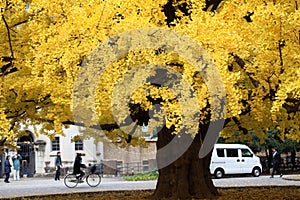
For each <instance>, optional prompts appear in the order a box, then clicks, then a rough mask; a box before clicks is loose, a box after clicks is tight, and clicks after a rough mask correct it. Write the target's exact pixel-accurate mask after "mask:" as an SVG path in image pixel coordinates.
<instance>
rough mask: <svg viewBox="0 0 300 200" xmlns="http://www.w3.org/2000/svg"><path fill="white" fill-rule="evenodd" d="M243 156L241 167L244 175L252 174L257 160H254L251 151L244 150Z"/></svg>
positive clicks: (242, 151) (242, 150)
mask: <svg viewBox="0 0 300 200" xmlns="http://www.w3.org/2000/svg"><path fill="white" fill-rule="evenodd" d="M241 154H242V158H241V167H242V171H243V173H251V172H252V169H253V167H254V165H255V163H256V160H255V159H254V158H253V153H252V152H251V151H250V150H249V149H246V148H242V149H241Z"/></svg>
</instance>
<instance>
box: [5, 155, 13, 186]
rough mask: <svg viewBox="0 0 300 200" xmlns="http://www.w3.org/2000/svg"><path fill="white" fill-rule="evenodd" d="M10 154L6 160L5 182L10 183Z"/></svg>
mask: <svg viewBox="0 0 300 200" xmlns="http://www.w3.org/2000/svg"><path fill="white" fill-rule="evenodd" d="M9 160H10V156H9V155H8V156H6V159H5V161H4V173H5V179H4V182H5V183H9V175H10V172H11V167H12V166H11V164H10V161H9Z"/></svg>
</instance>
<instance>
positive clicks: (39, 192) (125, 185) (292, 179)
mask: <svg viewBox="0 0 300 200" xmlns="http://www.w3.org/2000/svg"><path fill="white" fill-rule="evenodd" d="M10 181H11V183H4V179H0V199H8V198H16V197H29V196H43V195H50V194H66V193H82V192H100V191H125V190H154V189H155V187H156V184H157V181H156V180H154V181H124V180H122V177H114V178H102V181H101V183H100V185H99V186H98V187H95V188H92V187H89V186H88V185H87V183H82V184H78V186H77V187H76V188H67V187H66V186H65V185H64V182H63V180H60V181H54V178H53V177H51V178H43V177H34V178H21V180H20V181H14V180H12V179H11V180H10ZM213 183H214V185H215V186H216V187H218V188H231V187H261V186H299V187H300V174H299V175H295V174H293V175H284V176H283V177H282V178H279V176H278V175H275V176H274V178H270V176H260V177H251V176H247V177H234V178H222V179H213Z"/></svg>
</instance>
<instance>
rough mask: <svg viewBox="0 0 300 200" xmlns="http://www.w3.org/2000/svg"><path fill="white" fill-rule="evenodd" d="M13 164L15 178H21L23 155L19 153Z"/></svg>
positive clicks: (13, 159)
mask: <svg viewBox="0 0 300 200" xmlns="http://www.w3.org/2000/svg"><path fill="white" fill-rule="evenodd" d="M12 162H13V166H14V180H17V181H19V180H20V169H21V162H22V156H21V155H20V154H18V153H16V154H15V156H14V157H13V158H12Z"/></svg>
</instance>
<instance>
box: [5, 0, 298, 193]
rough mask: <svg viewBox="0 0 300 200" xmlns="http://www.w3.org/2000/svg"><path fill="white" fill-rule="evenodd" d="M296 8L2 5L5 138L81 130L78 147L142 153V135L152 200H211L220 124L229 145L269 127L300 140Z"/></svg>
mask: <svg viewBox="0 0 300 200" xmlns="http://www.w3.org/2000/svg"><path fill="white" fill-rule="evenodd" d="M298 6H299V1H297V0H291V1H279V0H276V1H275V0H272V1H254V0H249V1H248V0H247V1H242V2H241V1H225V0H223V1H194V0H178V1H176V0H159V1H147V2H141V1H130V2H129V1H121V0H114V1H109V0H103V1H100V0H93V1H84V0H79V1H74V2H67V1H61V0H54V1H51V2H49V1H45V0H31V1H23V0H11V1H10V0H1V4H0V9H1V20H2V21H1V23H0V29H1V31H0V40H1V46H0V49H1V50H0V52H1V55H0V56H1V63H0V67H1V72H0V73H1V74H0V75H1V85H0V88H1V94H0V95H1V96H0V100H1V102H0V118H1V122H0V128H1V129H0V131H1V134H2V135H3V136H5V137H7V138H8V139H9V140H8V141H10V140H11V141H12V140H13V139H14V138H17V137H19V136H20V134H21V133H20V131H19V130H20V129H21V127H22V126H25V127H26V126H35V125H42V128H41V130H40V132H39V133H36V134H46V135H49V137H53V136H54V135H55V134H63V132H62V127H63V126H67V125H68V124H76V125H79V126H85V127H86V131H85V132H84V135H83V137H84V136H86V137H95V138H97V137H99V139H101V138H102V139H107V140H108V141H112V142H114V141H116V143H118V144H120V143H121V145H122V146H124V145H142V144H143V137H139V135H138V134H137V131H136V130H137V127H139V126H143V125H148V126H149V127H150V129H151V128H157V130H158V141H157V163H158V168H159V179H158V183H157V187H156V190H155V192H154V195H153V197H154V198H174V199H189V198H213V197H215V196H216V195H217V190H216V188H215V187H214V185H213V183H212V181H211V176H210V172H209V163H210V153H209V152H210V150H211V148H209V147H211V145H212V144H213V143H214V142H215V139H216V137H215V135H216V134H219V131H221V129H222V128H223V125H224V129H223V130H222V136H223V137H225V138H226V137H230V135H231V134H232V133H233V132H240V133H241V135H242V137H247V133H248V131H249V130H251V131H255V133H256V134H257V136H258V137H259V138H265V137H266V136H265V135H264V132H263V130H266V129H267V128H274V127H276V128H277V129H281V130H282V132H281V134H282V137H284V136H286V137H289V138H291V139H293V140H299V136H300V135H299V120H300V115H299V104H300V100H299V97H300V89H299V87H300V83H299V78H298V77H299V75H300V68H299V61H300V57H299V55H300V52H299V51H300V50H299V49H300V24H299V18H300V13H299V8H298ZM50 130H55V131H54V132H53V131H52V132H51V131H50ZM94 130H101V131H100V132H99V131H94ZM49 131H50V132H49ZM214 131H215V132H214ZM206 144H209V145H206ZM204 147H205V148H204ZM165 149H167V151H165ZM205 149H206V150H205ZM178 152H179V153H178ZM199 152H200V154H199ZM201 152H202V154H201ZM203 152H205V153H203ZM166 161H167V162H166Z"/></svg>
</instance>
